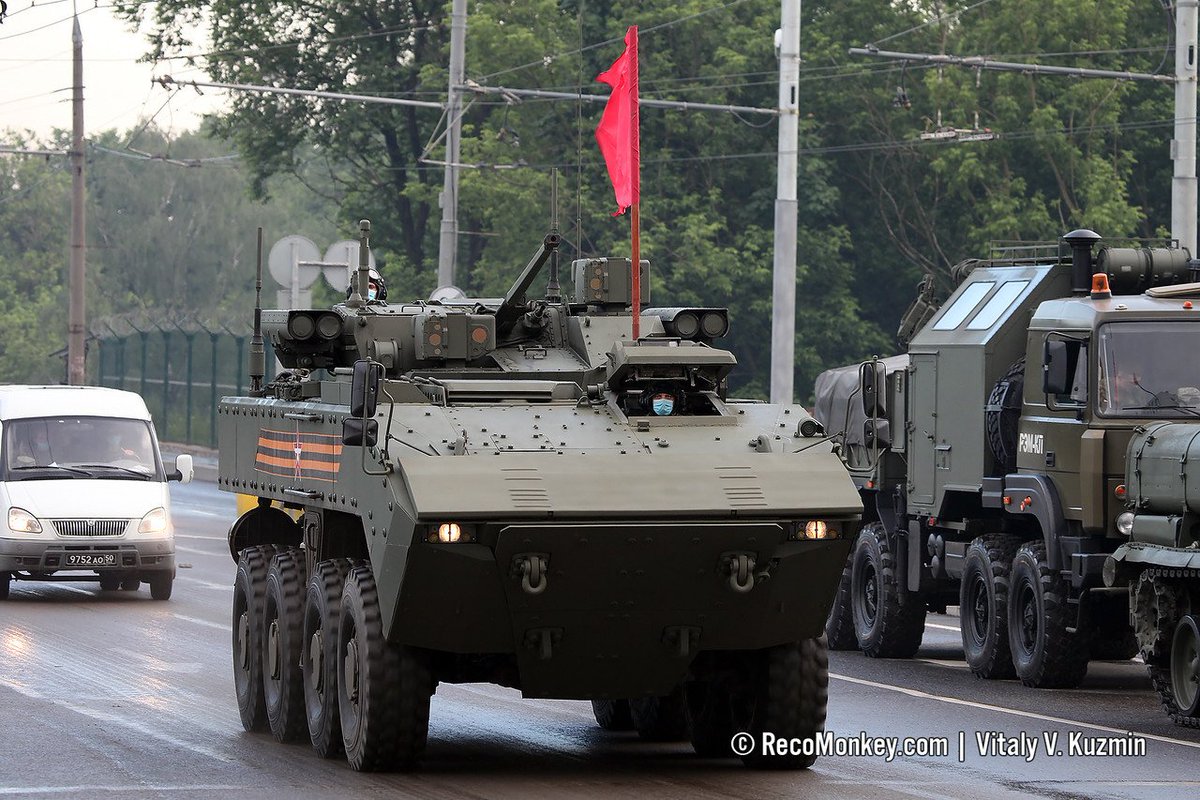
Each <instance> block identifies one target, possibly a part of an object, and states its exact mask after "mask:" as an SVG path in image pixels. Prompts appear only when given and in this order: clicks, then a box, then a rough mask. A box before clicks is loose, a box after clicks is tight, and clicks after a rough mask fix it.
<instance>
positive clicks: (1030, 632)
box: [1019, 584, 1038, 653]
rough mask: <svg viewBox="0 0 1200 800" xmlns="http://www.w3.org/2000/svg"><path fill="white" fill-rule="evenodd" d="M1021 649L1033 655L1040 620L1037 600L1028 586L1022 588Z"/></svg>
mask: <svg viewBox="0 0 1200 800" xmlns="http://www.w3.org/2000/svg"><path fill="white" fill-rule="evenodd" d="M1019 607H1020V609H1021V647H1022V648H1023V649H1024V650H1025V652H1026V653H1032V652H1033V650H1034V645H1035V643H1036V642H1037V633H1038V618H1037V598H1035V597H1034V596H1033V589H1032V588H1030V586H1029V585H1028V584H1025V585H1022V586H1021V605H1020V606H1019Z"/></svg>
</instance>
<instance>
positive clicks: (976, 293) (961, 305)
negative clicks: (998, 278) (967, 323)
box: [933, 281, 996, 331]
mask: <svg viewBox="0 0 1200 800" xmlns="http://www.w3.org/2000/svg"><path fill="white" fill-rule="evenodd" d="M995 285H996V283H995V281H980V282H979V283H972V284H971V285H969V286H967V287H966V288H965V289H963V293H962V294H960V295H959V296H958V299H957V300H955V301H954V302H953V303H951V304H950V305H949V307H948V308H947V309H946V310H945V311H944V312H942V318H941V319H939V320H938V321H937V322H935V323H933V329H934V330H935V331H952V330H954V329H955V328H957V327H958V326H959V325H961V324H962V321H963V320H964V319H966V318H967V317H968V316H970V314H971V312H972V311H974V310H975V306H977V305H979V303H980V301H981V300H983V298H984V297H986V296H987V293H988V292H990V291H991V290H992V287H993V286H995Z"/></svg>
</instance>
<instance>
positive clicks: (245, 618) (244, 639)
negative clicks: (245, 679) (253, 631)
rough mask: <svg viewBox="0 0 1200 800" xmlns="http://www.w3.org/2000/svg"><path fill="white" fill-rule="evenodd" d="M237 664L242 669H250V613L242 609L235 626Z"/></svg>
mask: <svg viewBox="0 0 1200 800" xmlns="http://www.w3.org/2000/svg"><path fill="white" fill-rule="evenodd" d="M237 646H238V664H239V665H240V666H241V668H242V669H243V670H248V669H250V615H249V614H248V613H247V612H245V611H243V612H242V615H241V616H240V617H238V626H237Z"/></svg>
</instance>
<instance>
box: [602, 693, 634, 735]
mask: <svg viewBox="0 0 1200 800" xmlns="http://www.w3.org/2000/svg"><path fill="white" fill-rule="evenodd" d="M592 716H594V717H595V718H596V724H597V725H599V726H600V727H601V728H603V729H604V730H606V731H631V730H633V717H632V715H631V714H630V711H629V701H628V700H593V701H592Z"/></svg>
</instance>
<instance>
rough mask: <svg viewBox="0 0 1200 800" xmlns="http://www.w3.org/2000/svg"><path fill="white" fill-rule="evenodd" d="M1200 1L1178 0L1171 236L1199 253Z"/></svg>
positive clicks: (1172, 142) (1176, 10)
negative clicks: (1199, 64)
mask: <svg viewBox="0 0 1200 800" xmlns="http://www.w3.org/2000/svg"><path fill="white" fill-rule="evenodd" d="M1198 5H1200V0H1178V1H1177V2H1176V3H1175V138H1174V139H1173V140H1172V141H1171V160H1172V161H1173V162H1174V163H1175V175H1174V177H1173V178H1172V179H1171V235H1172V236H1173V237H1175V238H1176V239H1178V240H1179V244H1180V245H1181V246H1182V247H1186V248H1187V250H1188V252H1189V253H1191V255H1192V258H1196V257H1197V253H1196V58H1197V55H1198V54H1197V52H1196V25H1197V6H1198Z"/></svg>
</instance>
